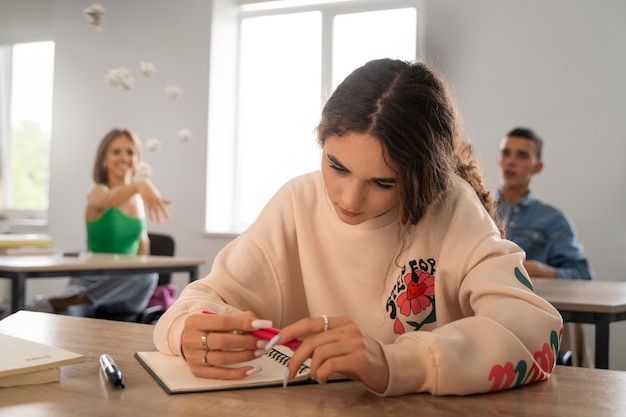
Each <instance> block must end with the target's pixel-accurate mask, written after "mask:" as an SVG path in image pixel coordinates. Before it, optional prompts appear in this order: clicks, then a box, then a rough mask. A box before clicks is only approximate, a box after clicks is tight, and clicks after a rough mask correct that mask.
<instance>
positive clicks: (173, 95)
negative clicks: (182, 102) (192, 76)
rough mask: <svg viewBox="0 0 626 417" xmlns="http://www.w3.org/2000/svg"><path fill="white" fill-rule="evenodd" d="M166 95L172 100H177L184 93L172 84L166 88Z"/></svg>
mask: <svg viewBox="0 0 626 417" xmlns="http://www.w3.org/2000/svg"><path fill="white" fill-rule="evenodd" d="M165 94H166V95H167V97H168V98H169V99H170V100H177V99H178V97H180V95H181V94H182V92H181V91H180V87H178V86H177V85H176V84H172V85H168V86H167V87H165Z"/></svg>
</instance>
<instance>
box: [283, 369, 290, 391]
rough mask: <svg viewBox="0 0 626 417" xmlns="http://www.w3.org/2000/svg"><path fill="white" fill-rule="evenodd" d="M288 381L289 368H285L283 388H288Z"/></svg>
mask: <svg viewBox="0 0 626 417" xmlns="http://www.w3.org/2000/svg"><path fill="white" fill-rule="evenodd" d="M287 381H289V369H285V374H284V375H283V388H287Z"/></svg>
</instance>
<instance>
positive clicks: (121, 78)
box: [104, 67, 133, 93]
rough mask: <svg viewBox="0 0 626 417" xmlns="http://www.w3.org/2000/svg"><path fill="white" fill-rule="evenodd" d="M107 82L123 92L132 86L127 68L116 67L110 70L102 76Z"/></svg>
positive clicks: (131, 79)
mask: <svg viewBox="0 0 626 417" xmlns="http://www.w3.org/2000/svg"><path fill="white" fill-rule="evenodd" d="M104 80H105V81H106V82H107V84H109V85H111V86H113V87H115V88H117V89H118V90H120V91H121V92H123V93H127V92H128V91H130V89H131V88H132V86H133V77H132V76H131V75H130V71H128V68H124V67H118V68H114V69H112V70H110V71H109V72H108V73H107V75H105V76H104Z"/></svg>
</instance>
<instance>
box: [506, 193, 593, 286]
mask: <svg viewBox="0 0 626 417" xmlns="http://www.w3.org/2000/svg"><path fill="white" fill-rule="evenodd" d="M495 196H496V199H497V202H498V203H497V209H498V216H499V217H500V219H501V220H502V223H503V225H504V226H505V228H506V237H507V238H508V239H509V240H512V241H513V242H515V243H517V244H518V245H519V246H520V247H521V248H522V249H524V251H525V252H526V259H528V260H534V261H540V262H543V263H545V264H548V265H550V266H551V267H553V268H555V269H556V276H557V277H558V278H570V279H593V272H592V271H591V268H589V265H588V263H587V260H586V259H585V258H583V257H582V252H583V247H582V244H581V243H580V242H578V240H576V232H575V230H574V226H573V224H572V223H571V221H570V220H569V219H568V218H567V216H566V215H565V214H564V213H563V212H561V211H560V210H559V209H557V208H555V207H552V206H549V205H547V204H545V203H543V202H541V201H539V200H537V199H536V198H535V196H534V194H533V192H532V191H529V192H528V194H527V195H525V196H524V197H522V198H521V199H520V200H519V201H518V202H517V204H516V205H514V206H511V205H509V204H508V202H507V201H506V200H505V199H504V198H502V196H501V195H500V190H497V191H496V192H495Z"/></svg>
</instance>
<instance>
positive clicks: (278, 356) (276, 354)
mask: <svg viewBox="0 0 626 417" xmlns="http://www.w3.org/2000/svg"><path fill="white" fill-rule="evenodd" d="M267 356H269V357H270V358H272V359H273V360H275V361H276V362H278V363H280V364H281V365H284V366H287V365H289V360H290V359H291V357H290V356H289V355H286V354H284V353H283V352H280V351H278V350H276V349H272V350H271V351H269V352H267ZM309 369H311V368H310V367H309V366H307V365H304V364H303V365H301V366H300V369H299V370H298V373H299V374H301V373H303V372H305V371H308V370H309Z"/></svg>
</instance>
